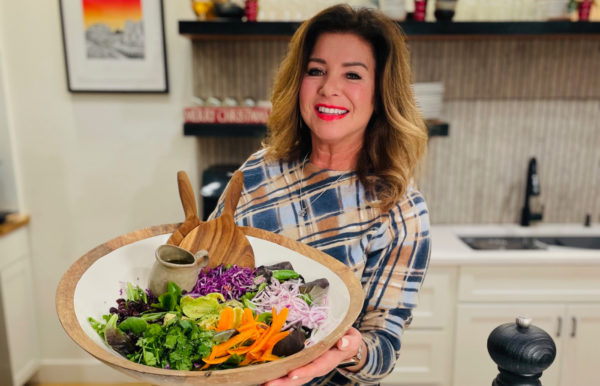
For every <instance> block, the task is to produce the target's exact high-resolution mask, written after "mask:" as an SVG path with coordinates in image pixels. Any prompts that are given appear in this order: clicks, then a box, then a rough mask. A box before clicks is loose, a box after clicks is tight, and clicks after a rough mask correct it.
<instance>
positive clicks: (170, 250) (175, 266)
mask: <svg viewBox="0 0 600 386" xmlns="http://www.w3.org/2000/svg"><path fill="white" fill-rule="evenodd" d="M154 257H155V258H156V261H155V262H154V265H153V266H152V270H151V271H150V278H149V280H148V288H149V289H150V291H151V292H152V294H154V295H155V296H160V295H162V294H163V293H165V292H166V291H167V284H168V283H169V282H170V281H172V282H174V283H175V284H177V285H178V286H179V288H181V289H182V290H185V291H188V292H189V291H191V290H192V289H194V286H195V285H196V282H197V281H198V274H199V273H200V270H201V269H202V268H204V267H205V266H206V264H208V252H207V251H206V250H204V249H203V250H200V251H198V252H196V254H195V255H193V254H192V253H191V252H190V251H188V250H185V249H183V248H179V247H177V246H175V245H169V244H164V245H161V246H159V247H158V248H156V252H155V253H154Z"/></svg>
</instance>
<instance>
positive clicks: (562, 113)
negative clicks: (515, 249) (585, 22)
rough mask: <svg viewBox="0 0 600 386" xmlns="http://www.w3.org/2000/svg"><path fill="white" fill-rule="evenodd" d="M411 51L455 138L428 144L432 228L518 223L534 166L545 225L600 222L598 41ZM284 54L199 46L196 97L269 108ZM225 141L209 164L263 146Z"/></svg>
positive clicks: (436, 44)
mask: <svg viewBox="0 0 600 386" xmlns="http://www.w3.org/2000/svg"><path fill="white" fill-rule="evenodd" d="M409 45H410V49H411V55H412V57H411V60H412V66H413V71H414V79H415V80H416V81H417V82H443V83H444V86H445V98H444V99H445V101H444V102H445V103H444V111H443V114H442V119H443V120H444V121H447V122H449V123H450V136H449V137H432V138H431V139H430V143H429V145H430V146H429V154H428V158H427V160H426V169H425V170H426V172H425V173H424V175H423V176H422V179H421V181H420V182H421V189H422V190H423V192H424V194H425V196H426V198H427V201H428V204H429V207H430V212H431V217H432V222H433V223H438V224H454V223H456V224H459V223H467V224H468V223H517V222H518V221H519V216H520V213H521V208H522V206H523V202H524V196H525V180H526V172H527V164H528V160H529V158H530V157H536V158H537V159H538V172H539V175H540V184H541V194H542V195H541V196H540V197H536V198H535V199H534V200H533V205H534V206H535V207H541V206H543V207H544V208H543V211H544V221H545V222H550V223H558V222H570V223H583V221H584V219H585V216H586V214H588V213H589V214H590V215H591V216H592V221H593V222H600V199H598V197H599V196H600V152H599V151H598V149H600V72H598V70H597V66H598V63H600V39H598V38H597V37H588V38H585V37H584V38H577V39H573V38H559V39H556V38H549V37H535V38H514V37H513V38H508V37H497V38H486V39H477V38H475V39H469V40H461V39H442V40H439V39H437V40H436V39H421V40H418V39H417V40H410V37H409ZM285 48H286V43H285V41H277V40H275V41H252V42H244V43H243V44H242V42H241V41H218V42H211V41H196V42H194V74H196V75H197V77H196V80H195V84H194V92H195V94H196V95H197V96H199V97H203V98H206V97H208V96H217V97H221V98H222V97H225V96H234V97H244V96H248V95H250V96H254V97H256V98H267V97H268V94H269V90H270V88H271V86H272V75H273V72H274V70H275V69H276V68H277V63H279V60H280V58H281V57H282V55H283V54H284V52H285ZM236 58H243V61H236V60H234V59H236ZM236 63H244V65H243V66H236ZM249 80H252V81H249ZM257 85H258V86H257ZM225 142H226V141H225V140H223V139H208V140H206V139H202V140H200V141H199V148H200V149H201V151H200V152H199V157H200V158H201V160H202V163H208V164H211V163H219V162H241V161H242V160H243V159H244V157H245V156H246V155H247V154H249V153H250V152H251V151H252V150H253V149H254V148H255V147H256V145H257V143H258V141H242V140H236V142H234V143H233V144H232V143H228V144H227V146H228V147H229V149H228V151H222V152H221V151H219V149H221V148H222V146H225ZM232 146H234V149H231V147H232ZM232 150H235V151H232Z"/></svg>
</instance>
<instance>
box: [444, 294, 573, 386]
mask: <svg viewBox="0 0 600 386" xmlns="http://www.w3.org/2000/svg"><path fill="white" fill-rule="evenodd" d="M518 315H527V316H529V317H530V318H531V319H532V320H533V321H532V324H533V325H535V326H537V327H540V328H542V329H544V330H545V331H546V332H547V333H548V334H550V335H551V336H552V338H553V339H554V343H555V344H556V346H557V347H556V349H557V358H556V359H555V360H554V363H553V364H552V366H550V367H549V368H548V370H547V371H545V372H544V374H543V375H542V378H541V381H542V384H543V385H544V386H558V385H559V378H560V371H559V370H560V366H558V365H557V363H558V362H559V361H560V356H561V354H562V349H561V347H560V346H561V341H560V339H557V337H556V335H555V334H554V333H555V332H556V331H557V328H558V324H559V317H564V315H565V306H564V305H560V304H559V305H555V304H547V305H546V304H461V305H459V306H458V308H457V314H456V340H455V345H454V367H455V371H454V381H453V384H454V385H491V384H492V381H493V380H494V378H496V376H497V375H498V368H497V366H496V363H495V362H494V361H493V360H492V358H491V357H490V355H489V353H488V351H487V339H488V337H489V335H490V333H491V332H492V331H493V330H494V328H496V327H498V326H499V325H501V324H504V323H514V321H515V318H516V316H518ZM573 385H575V384H573Z"/></svg>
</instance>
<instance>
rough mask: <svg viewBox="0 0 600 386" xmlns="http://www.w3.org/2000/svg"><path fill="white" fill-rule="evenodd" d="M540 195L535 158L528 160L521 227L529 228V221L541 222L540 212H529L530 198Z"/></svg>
mask: <svg viewBox="0 0 600 386" xmlns="http://www.w3.org/2000/svg"><path fill="white" fill-rule="evenodd" d="M539 195H540V181H539V178H538V173H537V161H536V159H535V158H531V159H529V167H528V168H527V187H526V189H525V205H524V206H523V210H522V211H521V225H522V226H529V224H530V223H531V221H541V220H542V217H543V213H542V212H543V207H542V211H540V212H539V213H534V212H532V211H531V207H530V198H531V197H532V196H539Z"/></svg>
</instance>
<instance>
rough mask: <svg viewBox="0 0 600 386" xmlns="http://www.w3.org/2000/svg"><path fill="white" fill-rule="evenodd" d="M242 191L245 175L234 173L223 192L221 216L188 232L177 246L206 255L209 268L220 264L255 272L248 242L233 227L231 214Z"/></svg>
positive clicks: (238, 172) (240, 232)
mask: <svg viewBox="0 0 600 386" xmlns="http://www.w3.org/2000/svg"><path fill="white" fill-rule="evenodd" d="M243 187H244V175H243V174H242V172H241V171H239V170H238V171H236V172H235V173H234V174H233V176H232V177H231V180H230V181H229V185H228V186H227V190H226V191H225V197H224V207H223V212H222V213H221V215H220V216H219V217H217V218H215V219H214V220H210V221H206V222H200V224H199V225H198V226H197V227H195V228H194V229H193V230H192V231H190V232H189V233H188V234H187V235H186V236H185V237H184V238H183V241H182V242H181V243H180V244H179V246H180V247H181V248H183V249H187V250H188V251H190V252H192V253H196V252H197V251H199V250H201V249H206V250H207V251H208V267H209V268H214V267H216V266H218V265H220V264H225V265H226V264H235V265H238V266H240V267H250V268H254V251H253V250H252V246H251V245H250V242H249V241H248V239H247V238H246V236H245V235H244V233H243V232H242V230H241V229H240V228H239V227H238V226H237V225H236V224H235V222H234V220H233V214H234V212H235V208H236V207H237V203H238V201H239V200H240V196H241V194H242V188H243Z"/></svg>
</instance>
